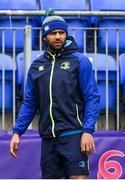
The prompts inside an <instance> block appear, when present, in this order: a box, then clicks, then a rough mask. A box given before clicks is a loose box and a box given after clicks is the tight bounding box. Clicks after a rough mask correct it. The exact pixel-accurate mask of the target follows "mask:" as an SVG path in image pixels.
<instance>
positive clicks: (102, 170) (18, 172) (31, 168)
mask: <svg viewBox="0 0 125 180" xmlns="http://www.w3.org/2000/svg"><path fill="white" fill-rule="evenodd" d="M11 136H12V132H11V131H0V179H40V178H41V171H40V149H41V139H40V137H39V135H38V132H37V130H28V131H27V132H26V133H25V134H24V135H23V136H22V138H21V144H20V148H19V152H18V160H15V159H14V158H12V157H11V156H10V154H9V143H10V139H11ZM94 139H95V144H96V153H95V154H94V153H93V154H91V156H90V178H91V179H124V178H125V133H124V132H117V131H96V132H95V135H94Z"/></svg>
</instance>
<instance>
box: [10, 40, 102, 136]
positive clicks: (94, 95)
mask: <svg viewBox="0 0 125 180" xmlns="http://www.w3.org/2000/svg"><path fill="white" fill-rule="evenodd" d="M99 99H100V96H99V94H98V90H97V85H96V82H95V79H94V75H93V71H92V65H91V63H90V62H89V60H88V59H87V58H86V57H85V56H84V55H83V54H82V53H79V52H78V51H77V46H76V43H75V41H74V39H73V38H71V37H68V38H67V40H66V43H65V46H64V48H63V49H62V50H61V51H60V52H59V53H58V54H54V55H53V54H51V53H50V52H49V51H47V50H46V51H45V53H44V54H43V55H41V56H40V57H38V58H37V59H36V60H35V61H33V63H32V64H31V67H30V69H29V72H28V77H27V83H26V91H25V97H24V101H23V103H22V106H21V109H20V112H19V115H18V118H17V120H16V124H15V127H14V128H13V132H15V133H18V134H20V135H21V134H23V133H24V132H25V130H26V129H27V128H28V126H29V124H30V123H31V121H32V119H33V117H34V115H35V114H36V111H37V110H38V109H39V112H40V118H39V125H38V127H39V133H40V135H41V137H44V138H51V137H56V136H61V135H63V134H68V133H69V134H70V133H75V131H76V132H80V131H82V132H86V133H91V134H93V132H94V130H95V123H96V120H97V118H98V116H99Z"/></svg>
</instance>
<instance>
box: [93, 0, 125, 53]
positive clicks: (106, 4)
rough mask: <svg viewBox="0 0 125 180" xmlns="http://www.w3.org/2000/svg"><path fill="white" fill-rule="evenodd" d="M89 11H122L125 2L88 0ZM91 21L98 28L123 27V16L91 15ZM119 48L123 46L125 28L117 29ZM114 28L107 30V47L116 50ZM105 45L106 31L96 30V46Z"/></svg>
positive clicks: (121, 48) (102, 46)
mask: <svg viewBox="0 0 125 180" xmlns="http://www.w3.org/2000/svg"><path fill="white" fill-rule="evenodd" d="M90 5H91V11H122V10H125V2H124V1H123V0H119V1H118V0H108V1H106V0H101V2H100V0H90ZM92 23H93V24H94V25H95V27H99V28H125V17H120V16H119V17H115V16H110V17H109V16H108V17H107V16H103V17H93V18H92ZM118 32H119V49H120V51H122V50H124V48H125V41H123V37H124V36H125V30H119V31H118ZM116 43H117V41H116V30H113V29H110V30H108V48H109V50H111V51H112V50H113V51H114V50H116V47H117V45H116ZM105 47H106V31H105V30H103V29H100V30H98V48H99V49H105Z"/></svg>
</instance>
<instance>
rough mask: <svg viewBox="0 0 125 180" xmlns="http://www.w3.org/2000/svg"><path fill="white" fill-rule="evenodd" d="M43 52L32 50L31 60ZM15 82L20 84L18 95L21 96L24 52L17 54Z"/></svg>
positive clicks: (22, 90)
mask: <svg viewBox="0 0 125 180" xmlns="http://www.w3.org/2000/svg"><path fill="white" fill-rule="evenodd" d="M41 54H43V51H38V50H36V51H35V50H34V51H32V60H31V61H33V60H34V59H36V57H38V56H40V55H41ZM16 61H17V84H18V85H19V86H20V89H19V95H20V96H22V95H23V92H24V52H21V53H19V54H18V55H17V58H16Z"/></svg>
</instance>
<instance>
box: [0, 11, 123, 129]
mask: <svg viewBox="0 0 125 180" xmlns="http://www.w3.org/2000/svg"><path fill="white" fill-rule="evenodd" d="M44 14H45V11H19V10H18V11H8V10H7V11H0V15H6V16H13V15H14V16H19V15H24V16H31V15H33V16H40V15H44ZM55 14H58V15H65V16H72V15H76V16H79V17H80V16H124V15H125V12H124V11H118V12H117V11H92V12H90V11H55ZM19 29H20V30H22V31H23V32H24V48H23V49H21V51H23V52H24V63H25V65H24V67H25V68H24V84H25V81H26V74H27V71H28V69H29V66H30V64H31V60H32V44H33V42H32V31H33V30H34V29H37V30H38V31H39V37H37V40H38V47H37V50H42V41H41V39H42V34H41V28H40V27H36V28H33V27H31V26H30V25H26V26H25V27H0V32H2V35H1V37H2V49H1V53H2V55H3V56H2V78H1V88H2V90H1V92H2V108H1V119H0V122H1V124H0V127H1V129H3V130H5V129H9V128H12V125H14V123H15V119H16V116H17V114H18V108H17V104H18V101H19V98H17V97H18V88H19V87H18V84H17V80H16V78H17V77H16V72H17V71H18V69H17V59H16V58H17V54H18V53H19V52H18V51H17V48H16V38H17V35H16V32H17V31H18V30H19ZM71 29H72V35H73V36H75V31H79V30H83V34H82V36H83V48H82V49H80V51H81V52H83V53H84V54H85V55H86V54H88V53H92V52H93V53H94V54H95V61H94V63H95V64H94V73H95V79H96V80H97V82H98V67H97V54H98V53H104V54H105V55H106V59H105V61H106V66H105V81H106V82H105V89H106V96H105V98H106V108H105V111H103V113H102V116H103V117H102V116H100V121H98V123H97V129H106V130H108V129H115V130H119V129H121V128H120V121H123V118H124V112H123V118H121V117H120V112H121V110H120V82H119V78H120V75H119V55H120V51H119V43H120V42H119V31H120V30H123V31H125V28H120V27H114V28H109V27H106V28H99V27H83V28H80V27H78V28H76V27H72V28H71ZM6 30H7V31H9V30H10V31H12V38H13V40H12V42H13V43H12V49H11V50H9V51H8V49H6V46H5V33H6ZM100 30H104V31H105V48H104V49H103V50H101V49H99V47H98V41H99V38H100V37H98V32H99V31H100ZM110 30H112V31H115V32H116V49H115V50H114V51H113V53H112V51H110V50H109V47H108V43H109V31H110ZM89 32H91V33H89ZM5 54H9V55H10V56H11V57H12V59H13V68H12V76H13V78H12V89H13V94H12V96H13V101H12V103H13V105H12V110H11V111H9V112H10V113H9V115H8V111H6V109H5V103H6V100H5V99H6V97H5V96H6V89H5V86H6V69H5V63H6V62H5V59H4V56H5ZM108 55H112V56H113V57H114V58H115V62H116V109H115V111H114V112H113V113H112V112H110V111H109V102H108V101H109V100H108V99H109V96H110V94H109V80H108V78H109V70H108V68H109V67H108ZM20 103H21V101H20ZM112 114H113V117H110V115H111V116H112ZM110 123H111V125H110ZM35 127H37V125H36V124H35Z"/></svg>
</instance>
